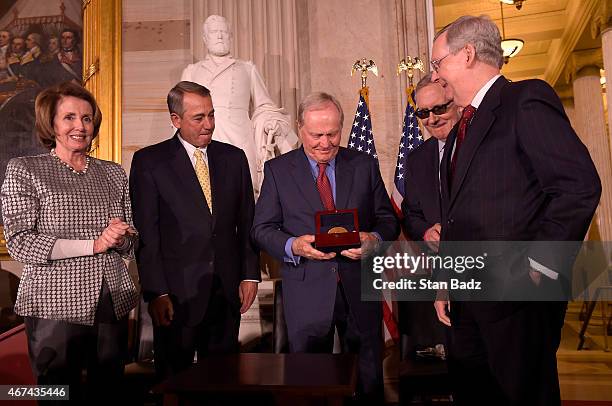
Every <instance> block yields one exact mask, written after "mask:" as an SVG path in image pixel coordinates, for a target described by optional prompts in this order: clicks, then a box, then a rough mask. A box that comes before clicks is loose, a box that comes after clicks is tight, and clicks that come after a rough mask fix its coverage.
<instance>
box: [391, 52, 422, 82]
mask: <svg viewBox="0 0 612 406" xmlns="http://www.w3.org/2000/svg"><path fill="white" fill-rule="evenodd" d="M415 69H418V70H420V71H421V72H425V65H424V64H423V61H422V60H421V58H419V57H418V56H415V57H414V59H413V58H412V57H411V56H410V55H408V56H407V57H406V58H405V59H402V60H401V61H400V62H399V64H398V65H397V74H398V75H399V74H400V73H402V72H403V71H406V75H408V86H412V78H413V76H414V70H415Z"/></svg>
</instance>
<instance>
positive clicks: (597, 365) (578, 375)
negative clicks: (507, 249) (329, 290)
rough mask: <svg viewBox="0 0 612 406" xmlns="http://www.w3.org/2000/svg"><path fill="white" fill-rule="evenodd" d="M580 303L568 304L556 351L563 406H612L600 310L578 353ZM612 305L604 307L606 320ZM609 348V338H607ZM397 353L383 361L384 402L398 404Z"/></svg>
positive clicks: (611, 369)
mask: <svg viewBox="0 0 612 406" xmlns="http://www.w3.org/2000/svg"><path fill="white" fill-rule="evenodd" d="M580 309H581V303H570V305H569V306H568V311H567V315H566V319H565V325H564V327H563V332H562V341H561V345H560V348H559V351H558V352H557V361H558V369H559V382H560V386H561V398H562V399H563V406H612V352H610V351H605V349H606V343H605V339H604V335H603V328H602V322H601V320H602V318H601V307H600V305H598V306H597V309H596V311H595V312H594V313H593V316H592V319H591V322H590V323H589V327H588V329H587V334H586V337H587V338H586V340H585V345H584V348H583V349H582V350H581V351H578V350H577V346H578V341H579V340H578V332H579V331H580V326H581V324H582V322H581V321H580V320H579V313H580ZM610 314H612V306H611V304H610V303H608V304H607V317H610ZM608 346H609V347H611V348H612V337H609V338H608ZM396 359H397V354H396V353H394V349H391V350H390V352H389V353H388V354H387V357H386V359H385V398H386V399H385V400H386V402H387V404H388V405H394V404H397V402H398V382H397V375H394V373H397V367H398V366H397V361H396ZM445 404H446V403H445Z"/></svg>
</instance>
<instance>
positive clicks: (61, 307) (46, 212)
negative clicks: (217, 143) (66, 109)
mask: <svg viewBox="0 0 612 406" xmlns="http://www.w3.org/2000/svg"><path fill="white" fill-rule="evenodd" d="M0 196H1V199H2V217H3V221H4V234H5V238H6V242H7V248H8V251H9V254H10V255H11V256H12V257H13V259H15V260H16V261H19V262H22V263H24V265H25V266H24V269H23V275H22V278H21V282H20V284H19V290H18V292H17V302H16V304H15V312H16V313H17V314H20V315H22V316H33V317H40V318H46V319H55V320H64V321H68V322H71V323H77V324H84V325H93V323H94V317H95V314H96V308H97V305H98V299H99V296H100V290H101V287H102V280H103V279H104V280H105V281H106V283H107V284H108V287H109V290H110V293H111V296H112V301H113V305H114V309H115V314H116V316H117V317H118V318H120V317H123V316H125V315H126V314H127V313H128V312H129V311H130V310H131V309H132V308H133V307H134V306H135V305H136V303H137V301H138V294H137V291H136V288H135V286H134V283H133V282H132V280H131V278H130V276H129V274H128V271H127V266H126V264H125V262H124V260H123V259H122V257H123V258H126V259H133V255H134V247H133V239H130V242H129V244H128V245H127V246H126V247H124V248H122V250H120V251H119V250H109V251H107V252H106V253H102V254H96V255H89V256H82V257H75V258H67V259H60V260H51V259H50V257H51V252H52V250H53V246H54V244H55V242H56V240H57V239H72V240H93V239H96V238H98V237H99V236H100V235H101V233H102V231H103V230H104V229H105V228H106V226H107V225H108V222H109V220H110V219H112V218H115V217H119V218H121V219H123V220H124V221H126V222H127V223H129V224H132V210H131V207H130V200H129V192H128V182H127V177H126V175H125V172H124V171H123V169H122V168H121V167H120V166H119V165H117V164H115V163H112V162H107V161H101V160H98V159H94V158H91V160H90V164H89V168H88V169H87V171H86V172H85V173H84V174H78V173H75V172H73V171H71V169H70V168H68V167H66V166H65V165H64V164H63V163H62V162H60V161H59V160H58V159H57V158H56V157H53V156H51V155H50V154H43V155H38V156H30V157H22V158H15V159H12V160H11V161H10V162H9V164H8V167H7V170H6V176H5V180H4V183H3V184H2V189H1V193H0Z"/></svg>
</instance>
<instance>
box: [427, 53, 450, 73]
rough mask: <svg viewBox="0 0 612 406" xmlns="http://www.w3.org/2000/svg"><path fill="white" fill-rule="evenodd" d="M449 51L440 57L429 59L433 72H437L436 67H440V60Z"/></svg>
mask: <svg viewBox="0 0 612 406" xmlns="http://www.w3.org/2000/svg"><path fill="white" fill-rule="evenodd" d="M450 54H451V53H450V52H449V53H448V54H446V55H444V56H443V57H442V58H440V59H432V60H431V62H430V63H431V67H432V69H433V70H434V72H436V73H437V72H438V69H440V64H441V63H442V61H443V60H444V58H446V57H447V56H449V55H450Z"/></svg>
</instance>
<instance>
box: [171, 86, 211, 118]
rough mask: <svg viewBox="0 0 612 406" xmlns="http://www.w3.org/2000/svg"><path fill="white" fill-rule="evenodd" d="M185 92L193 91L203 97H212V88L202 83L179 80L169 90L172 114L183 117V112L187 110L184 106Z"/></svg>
mask: <svg viewBox="0 0 612 406" xmlns="http://www.w3.org/2000/svg"><path fill="white" fill-rule="evenodd" d="M185 93H193V94H197V95H199V96H202V97H210V90H208V89H207V88H205V87H204V86H202V85H199V84H197V83H194V82H188V81H186V80H183V81H182V82H178V83H177V84H176V85H175V86H174V87H173V88H172V89H170V92H168V97H167V98H166V102H167V103H168V110H169V111H170V114H176V115H178V116H179V117H183V113H184V112H185V108H184V107H183V96H184V95H185Z"/></svg>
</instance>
